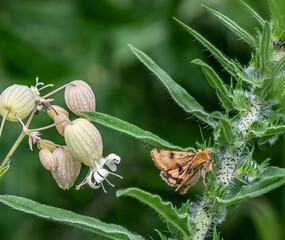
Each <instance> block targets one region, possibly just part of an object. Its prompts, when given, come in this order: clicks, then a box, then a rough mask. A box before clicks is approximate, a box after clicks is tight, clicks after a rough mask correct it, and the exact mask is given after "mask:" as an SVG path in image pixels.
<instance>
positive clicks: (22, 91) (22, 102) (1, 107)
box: [0, 84, 35, 122]
mask: <svg viewBox="0 0 285 240" xmlns="http://www.w3.org/2000/svg"><path fill="white" fill-rule="evenodd" d="M34 106H35V97H34V94H33V92H32V91H31V89H30V88H29V87H28V86H24V85H18V84H14V85H12V86H10V87H8V88H6V89H5V90H4V91H3V92H2V94H1V96H0V114H1V115H2V116H4V115H5V114H6V112H7V111H8V114H7V117H6V119H7V120H8V121H11V122H17V121H18V118H17V117H16V116H15V114H16V113H17V115H18V117H19V118H20V119H25V118H26V117H27V116H28V115H29V114H30V113H31V112H32V110H33V108H34Z"/></svg>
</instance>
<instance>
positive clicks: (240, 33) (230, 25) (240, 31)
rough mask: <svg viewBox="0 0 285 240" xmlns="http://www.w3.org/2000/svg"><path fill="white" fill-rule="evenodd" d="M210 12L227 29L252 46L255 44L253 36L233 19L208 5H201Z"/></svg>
mask: <svg viewBox="0 0 285 240" xmlns="http://www.w3.org/2000/svg"><path fill="white" fill-rule="evenodd" d="M203 7H204V8H205V9H206V10H207V11H208V12H209V13H210V14H212V15H213V16H215V17H216V18H217V19H218V20H220V21H221V22H222V23H223V24H225V25H226V26H227V27H228V28H229V29H231V30H232V31H233V32H234V33H235V34H237V35H238V36H239V37H241V38H242V39H243V40H244V41H246V42H247V43H248V44H249V45H251V46H252V47H254V46H255V40H254V38H253V36H251V35H250V34H249V33H248V32H246V31H245V30H244V29H243V28H241V27H240V26H239V25H238V24H236V23H235V22H234V21H232V20H231V19H229V18H228V17H226V16H225V15H223V14H221V13H220V12H217V11H215V10H214V9H211V8H209V7H206V6H203Z"/></svg>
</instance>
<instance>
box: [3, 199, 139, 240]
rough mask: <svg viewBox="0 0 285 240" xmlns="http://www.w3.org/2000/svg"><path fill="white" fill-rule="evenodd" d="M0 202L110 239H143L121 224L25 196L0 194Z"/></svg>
mask: <svg viewBox="0 0 285 240" xmlns="http://www.w3.org/2000/svg"><path fill="white" fill-rule="evenodd" d="M0 202H1V203H3V204H5V205H8V206H9V207H12V208H14V209H16V210H19V211H22V212H25V213H28V214H32V215H35V216H37V217H41V218H45V219H47V220H52V221H56V222H59V223H64V224H67V225H70V226H72V227H77V228H81V229H84V230H86V231H89V232H91V233H96V234H100V235H102V236H105V237H108V238H111V239H117V240H123V239H126V240H127V239H130V240H142V239H143V238H142V237H140V236H139V235H135V234H133V233H131V232H129V231H128V230H126V229H125V228H123V227H121V226H118V225H115V224H107V223H103V222H101V221H99V220H97V219H95V218H91V217H87V216H82V215H79V214H76V213H74V212H71V211H67V210H64V209H60V208H55V207H51V206H47V205H44V204H40V203H38V202H35V201H32V200H29V199H26V198H22V197H17V196H10V195H0Z"/></svg>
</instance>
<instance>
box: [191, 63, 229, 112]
mask: <svg viewBox="0 0 285 240" xmlns="http://www.w3.org/2000/svg"><path fill="white" fill-rule="evenodd" d="M192 63H195V64H198V65H200V66H201V67H202V70H203V72H204V74H205V76H206V77H207V79H208V81H209V83H210V85H211V86H212V87H213V88H215V89H216V91H217V95H218V97H219V99H220V101H221V103H222V104H223V106H224V108H225V109H226V110H230V109H232V108H233V97H232V95H231V94H230V93H229V91H228V88H227V86H226V84H224V83H223V81H222V80H221V79H220V77H219V76H218V74H217V73H216V72H215V71H214V69H213V68H211V67H210V66H209V65H207V64H206V63H204V62H203V61H201V60H200V59H195V60H193V61H192Z"/></svg>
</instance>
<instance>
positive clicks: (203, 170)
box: [201, 168, 207, 188]
mask: <svg viewBox="0 0 285 240" xmlns="http://www.w3.org/2000/svg"><path fill="white" fill-rule="evenodd" d="M206 172H207V171H206V169H205V168H202V170H201V174H202V176H203V183H204V186H205V188H206Z"/></svg>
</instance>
